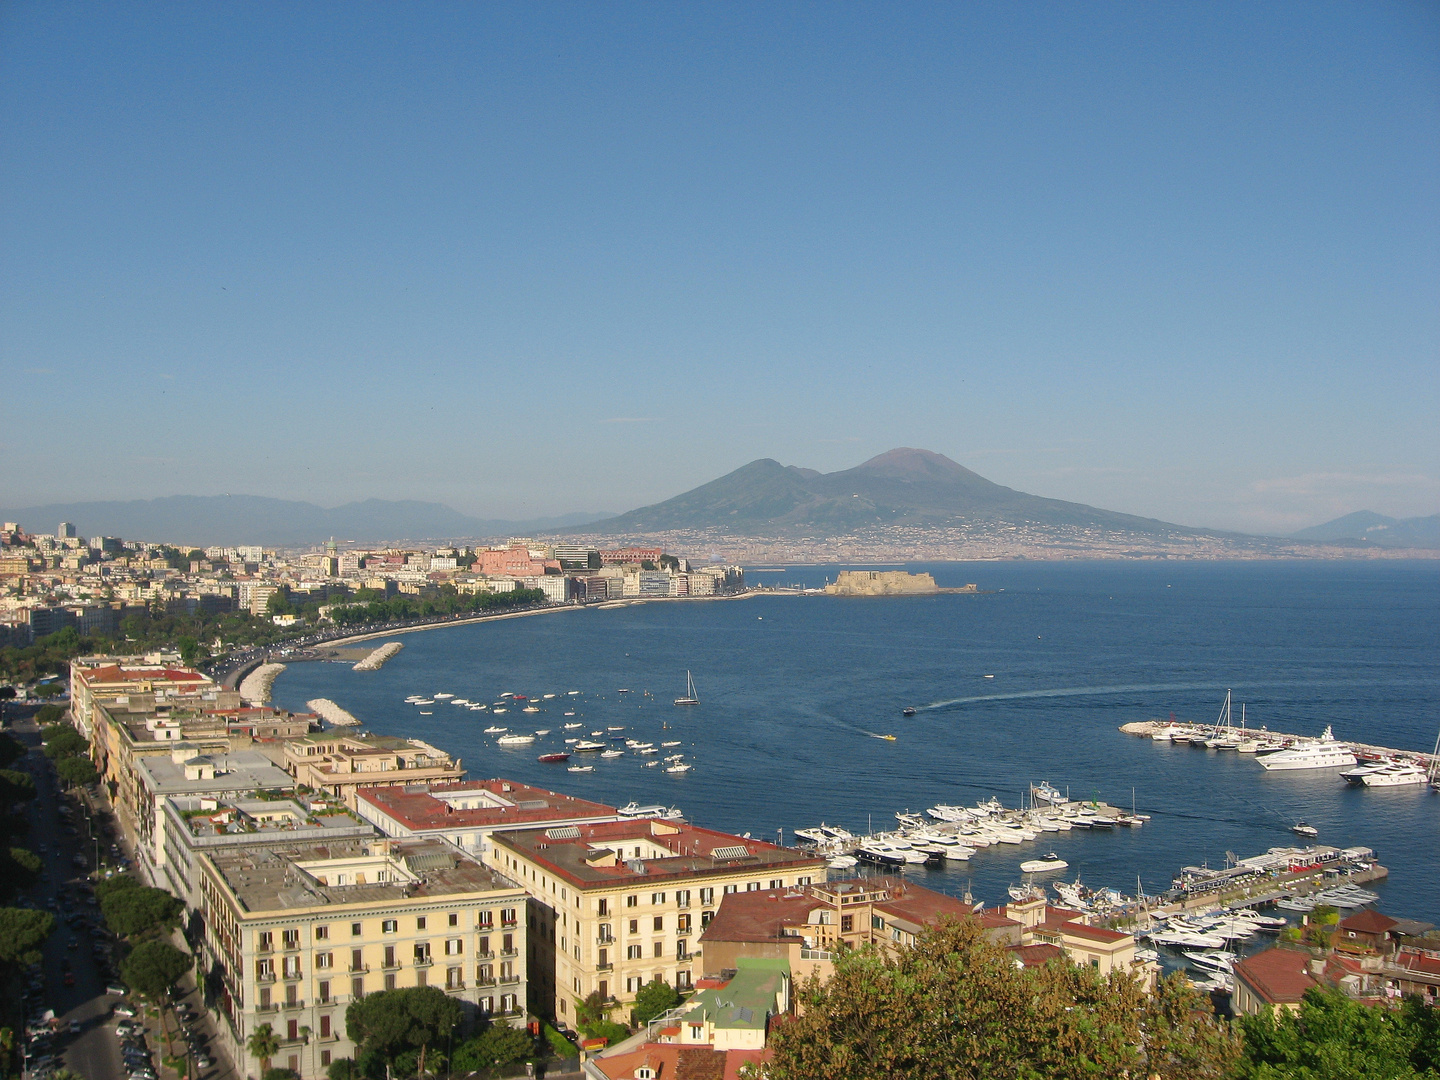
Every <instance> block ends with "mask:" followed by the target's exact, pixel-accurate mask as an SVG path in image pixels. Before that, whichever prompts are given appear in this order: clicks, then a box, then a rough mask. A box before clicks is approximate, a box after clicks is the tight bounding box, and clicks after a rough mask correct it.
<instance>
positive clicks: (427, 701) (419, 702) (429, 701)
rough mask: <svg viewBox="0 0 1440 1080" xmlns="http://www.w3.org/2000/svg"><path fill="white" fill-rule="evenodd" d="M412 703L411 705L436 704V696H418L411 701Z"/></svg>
mask: <svg viewBox="0 0 1440 1080" xmlns="http://www.w3.org/2000/svg"><path fill="white" fill-rule="evenodd" d="M410 704H411V705H434V704H435V699H434V698H417V699H416V700H414V701H412V702H410Z"/></svg>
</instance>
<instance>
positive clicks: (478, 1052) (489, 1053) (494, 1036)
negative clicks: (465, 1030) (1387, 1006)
mask: <svg viewBox="0 0 1440 1080" xmlns="http://www.w3.org/2000/svg"><path fill="white" fill-rule="evenodd" d="M534 1056H535V1040H534V1038H532V1037H531V1035H530V1033H529V1032H528V1031H522V1030H521V1029H520V1028H513V1027H510V1026H509V1025H508V1024H491V1025H490V1026H489V1027H487V1028H486V1029H485V1030H484V1031H482V1032H480V1033H479V1034H478V1035H475V1036H473V1037H472V1038H469V1039H466V1040H465V1041H464V1042H463V1043H461V1044H460V1045H459V1046H457V1047H456V1048H455V1054H454V1056H453V1057H452V1058H451V1059H450V1068H451V1071H453V1072H478V1071H479V1070H480V1069H488V1068H491V1067H492V1066H495V1065H512V1064H514V1063H515V1062H517V1061H524V1060H525V1059H526V1058H529V1057H534Z"/></svg>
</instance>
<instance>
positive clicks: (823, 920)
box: [820, 911, 832, 926]
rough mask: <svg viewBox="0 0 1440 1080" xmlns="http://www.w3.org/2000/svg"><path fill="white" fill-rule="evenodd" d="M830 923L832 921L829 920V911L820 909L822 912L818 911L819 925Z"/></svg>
mask: <svg viewBox="0 0 1440 1080" xmlns="http://www.w3.org/2000/svg"><path fill="white" fill-rule="evenodd" d="M831 923H832V920H831V918H830V912H828V911H822V912H820V925H821V926H830V925H831Z"/></svg>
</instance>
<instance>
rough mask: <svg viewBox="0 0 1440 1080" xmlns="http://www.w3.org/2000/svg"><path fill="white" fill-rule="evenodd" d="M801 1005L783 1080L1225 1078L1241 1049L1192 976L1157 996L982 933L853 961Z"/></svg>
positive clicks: (788, 1036) (782, 1050)
mask: <svg viewBox="0 0 1440 1080" xmlns="http://www.w3.org/2000/svg"><path fill="white" fill-rule="evenodd" d="M799 1000H800V1004H801V1005H802V1006H803V1009H804V1012H803V1014H802V1015H801V1016H799V1017H797V1018H795V1019H793V1020H788V1021H786V1022H784V1023H781V1024H778V1025H776V1027H775V1029H774V1031H773V1034H772V1036H771V1046H772V1047H773V1048H774V1058H773V1059H772V1061H771V1062H770V1064H769V1068H768V1073H769V1076H770V1077H771V1078H772V1080H802V1078H803V1080H902V1078H910V1077H944V1078H946V1080H982V1078H985V1080H988V1078H991V1077H1025V1078H1035V1080H1040V1078H1045V1080H1081V1078H1084V1080H1093V1078H1096V1077H1118V1076H1124V1075H1129V1076H1145V1077H1152V1078H1153V1077H1159V1078H1160V1080H1220V1078H1222V1077H1226V1076H1228V1075H1229V1073H1230V1070H1231V1067H1232V1065H1233V1062H1234V1060H1235V1056H1236V1053H1237V1050H1238V1047H1237V1045H1236V1040H1235V1038H1234V1037H1233V1036H1232V1035H1231V1034H1230V1033H1229V1032H1228V1031H1227V1030H1226V1029H1225V1028H1222V1027H1221V1026H1220V1025H1218V1024H1217V1023H1216V1022H1215V1021H1214V1020H1213V1019H1212V1018H1211V1012H1212V1010H1211V1008H1210V1005H1209V1002H1208V1001H1206V1000H1205V999H1203V998H1202V997H1201V996H1200V995H1199V994H1198V993H1197V992H1196V991H1195V990H1193V989H1192V988H1190V986H1189V985H1188V983H1186V982H1185V981H1184V978H1183V976H1179V975H1177V976H1174V977H1172V978H1171V979H1169V980H1167V981H1166V982H1164V983H1163V984H1162V985H1161V987H1160V988H1159V991H1158V992H1157V993H1156V994H1154V995H1147V994H1146V993H1145V992H1144V990H1143V988H1142V987H1141V986H1140V984H1139V982H1138V981H1137V980H1135V979H1134V978H1132V977H1131V976H1130V975H1128V974H1125V973H1122V972H1114V973H1111V974H1110V975H1107V976H1101V975H1100V974H1099V973H1098V972H1097V971H1095V970H1093V969H1091V968H1082V967H1077V966H1075V965H1073V964H1069V963H1066V962H1064V961H1052V962H1051V963H1049V964H1046V965H1045V966H1043V967H1040V968H1019V967H1017V966H1016V964H1015V961H1014V959H1013V957H1012V956H1011V955H1010V954H1009V953H1007V952H1006V950H1005V949H1003V948H1002V947H1001V946H999V945H997V944H995V943H993V942H991V941H989V940H988V939H987V938H986V937H985V936H984V934H983V932H982V930H981V929H980V927H979V926H977V925H976V924H974V923H971V922H964V923H957V922H954V921H947V922H945V923H943V924H941V925H940V926H936V927H932V928H928V929H927V930H925V931H924V932H923V933H922V934H921V935H920V936H919V938H918V940H917V942H916V944H915V947H914V948H909V949H904V950H901V951H900V952H899V953H897V954H894V955H887V954H885V953H882V952H880V951H879V950H878V949H876V948H875V947H873V946H867V947H865V948H863V949H858V950H848V951H846V952H843V953H842V954H841V955H840V957H839V958H838V959H837V960H836V962H835V972H834V975H833V976H832V977H831V978H830V979H829V981H827V982H826V983H824V984H821V983H820V982H819V981H818V980H816V979H813V978H812V979H811V980H810V981H808V982H807V983H806V984H805V985H804V986H803V987H802V988H801V990H800V993H799Z"/></svg>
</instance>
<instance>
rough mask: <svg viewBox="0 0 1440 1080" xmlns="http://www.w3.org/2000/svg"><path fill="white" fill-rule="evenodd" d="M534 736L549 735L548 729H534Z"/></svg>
mask: <svg viewBox="0 0 1440 1080" xmlns="http://www.w3.org/2000/svg"><path fill="white" fill-rule="evenodd" d="M535 734H536V735H549V734H550V729H549V728H548V727H542V728H536V729H535Z"/></svg>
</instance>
